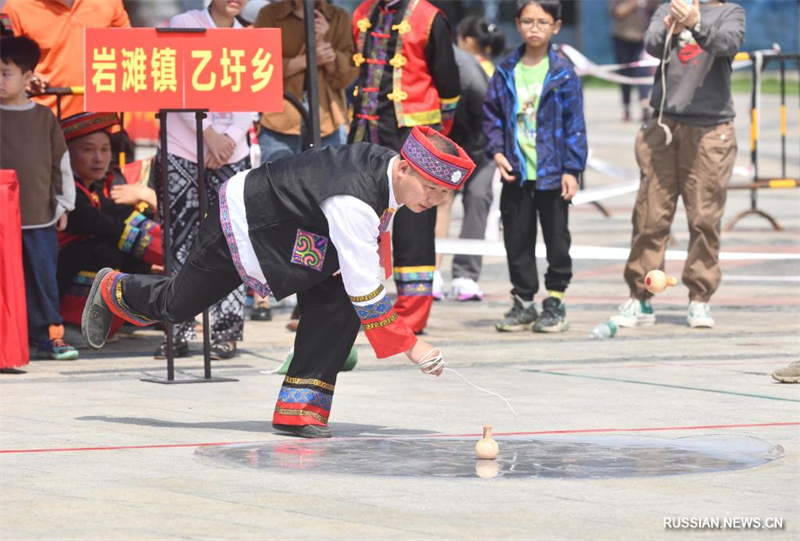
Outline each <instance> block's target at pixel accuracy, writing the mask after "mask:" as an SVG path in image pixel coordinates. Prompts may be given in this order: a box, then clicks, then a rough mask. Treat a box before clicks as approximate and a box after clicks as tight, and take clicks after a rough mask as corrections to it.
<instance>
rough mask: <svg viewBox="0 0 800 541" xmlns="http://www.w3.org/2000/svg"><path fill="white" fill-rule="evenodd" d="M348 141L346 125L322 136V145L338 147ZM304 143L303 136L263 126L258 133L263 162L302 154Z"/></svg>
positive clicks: (323, 146)
mask: <svg viewBox="0 0 800 541" xmlns="http://www.w3.org/2000/svg"><path fill="white" fill-rule="evenodd" d="M346 141H347V134H346V133H345V127H344V126H340V127H339V129H337V130H336V131H335V132H333V133H332V134H330V135H326V136H325V137H323V138H322V147H321V148H325V147H336V146H339V145H343V144H344V143H345V142H346ZM302 144H303V139H302V136H300V135H288V134H285V133H278V132H276V131H272V130H268V129H267V128H265V127H264V126H261V131H260V132H259V133H258V146H259V148H260V149H261V163H267V162H274V161H275V160H280V159H281V158H286V157H287V156H294V155H296V154H300V151H301V147H302Z"/></svg>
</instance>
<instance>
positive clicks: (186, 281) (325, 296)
mask: <svg viewBox="0 0 800 541" xmlns="http://www.w3.org/2000/svg"><path fill="white" fill-rule="evenodd" d="M240 285H242V280H241V278H240V277H239V273H238V272H237V271H236V267H234V265H233V259H232V257H231V254H230V250H229V249H228V244H227V242H226V240H225V235H224V234H223V232H222V227H221V226H220V223H219V209H218V208H216V207H215V208H214V209H212V211H211V212H210V213H209V215H208V218H207V219H206V220H205V221H204V222H203V225H202V227H201V228H200V232H199V233H198V236H197V243H196V244H195V246H194V248H192V251H191V253H190V254H189V256H188V258H187V259H186V262H185V263H184V265H183V267H182V268H181V270H180V271H179V272H178V274H176V275H175V276H174V277H172V278H166V277H163V276H154V275H139V274H132V275H130V276H127V277H126V278H125V279H124V280H123V281H122V297H123V300H124V301H125V304H126V305H127V307H128V308H130V309H131V310H132V311H133V312H136V313H137V314H139V315H142V316H145V317H146V318H149V319H152V320H156V321H166V322H169V323H179V322H181V321H186V320H187V319H190V318H193V317H194V316H196V315H197V314H199V313H200V312H202V311H203V310H204V309H206V308H208V307H209V306H211V305H213V304H214V303H216V302H217V301H219V300H220V299H222V298H224V297H225V296H226V295H227V294H228V293H230V292H231V291H233V290H234V289H236V288H237V287H239V286H240ZM297 297H298V304H299V305H300V307H301V308H300V324H299V327H298V328H297V335H296V337H295V346H294V359H293V360H292V364H291V365H290V367H289V372H288V374H287V376H286V380H285V382H284V389H282V391H281V397H280V398H279V399H278V405H279V409H280V410H281V418H280V419H279V424H301V425H302V424H327V414H326V409H325V406H326V405H327V411H329V409H330V402H331V399H332V395H333V385H334V384H335V383H336V375H337V374H338V373H339V371H340V370H341V368H342V366H344V363H345V361H346V360H347V356H348V354H349V353H350V349H351V348H352V347H353V344H354V343H355V340H356V336H357V335H358V331H359V329H360V328H361V322H360V320H359V319H358V316H357V315H356V312H355V310H354V309H353V305H352V303H351V302H350V298H349V297H348V295H347V292H346V291H345V289H344V283H343V282H342V278H341V276H331V277H329V278H328V279H326V280H325V281H323V282H321V283H319V284H317V285H315V286H313V287H311V288H309V289H306V290H304V291H299V292H298V293H297ZM323 394H326V395H327V396H326V397H323V396H322V395H323ZM321 404H322V405H321ZM277 416H278V415H277V411H276V418H277ZM322 419H324V421H323V420H322Z"/></svg>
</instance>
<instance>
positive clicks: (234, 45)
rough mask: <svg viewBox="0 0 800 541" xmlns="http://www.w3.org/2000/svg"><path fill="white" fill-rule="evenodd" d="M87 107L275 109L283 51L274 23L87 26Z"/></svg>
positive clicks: (279, 102)
mask: <svg viewBox="0 0 800 541" xmlns="http://www.w3.org/2000/svg"><path fill="white" fill-rule="evenodd" d="M84 58H85V63H86V66H85V68H86V69H85V74H86V75H85V84H84V87H85V91H86V95H85V100H84V103H85V108H86V110H87V111H154V110H157V109H208V110H209V111H214V112H237V111H239V112H241V111H257V112H267V113H269V112H276V111H282V110H283V57H282V54H281V34H280V30H278V29H276V28H247V29H236V30H234V29H222V28H218V29H207V30H206V31H205V32H203V33H188V32H187V33H171V32H157V31H156V29H155V28H102V29H101V28H87V29H86V48H85V54H84Z"/></svg>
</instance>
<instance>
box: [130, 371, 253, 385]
mask: <svg viewBox="0 0 800 541" xmlns="http://www.w3.org/2000/svg"><path fill="white" fill-rule="evenodd" d="M144 375H145V376H146V377H143V378H139V380H140V381H147V382H149V383H162V384H164V385H173V384H178V383H223V382H226V381H239V380H238V379H236V378H221V377H218V376H215V377H209V378H204V377H201V376H195V375H192V374H187V373H186V372H181V371H180V370H176V371H175V377H174V378H173V379H169V377H161V376H156V375H154V374H151V373H149V372H145V373H144Z"/></svg>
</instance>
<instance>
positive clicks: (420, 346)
mask: <svg viewBox="0 0 800 541" xmlns="http://www.w3.org/2000/svg"><path fill="white" fill-rule="evenodd" d="M432 350H436V353H438V354H441V353H440V352H439V350H438V348H436V347H435V346H432V345H431V344H429V343H427V342H424V341H422V340H417V342H416V343H415V344H414V345H413V346H412V347H411V349H409V350H408V351H406V357H408V359H409V360H410V361H411V362H412V363H414V364H416V365H417V366H419V363H420V362H422V361H423V360H424V359H425V356H426V355H428V353H430V352H431V351H432ZM443 371H444V364H442V366H440V367H439V368H438V369H437V370H436V371H434V372H428V373H429V374H430V375H432V376H441V375H442V372H443Z"/></svg>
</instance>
